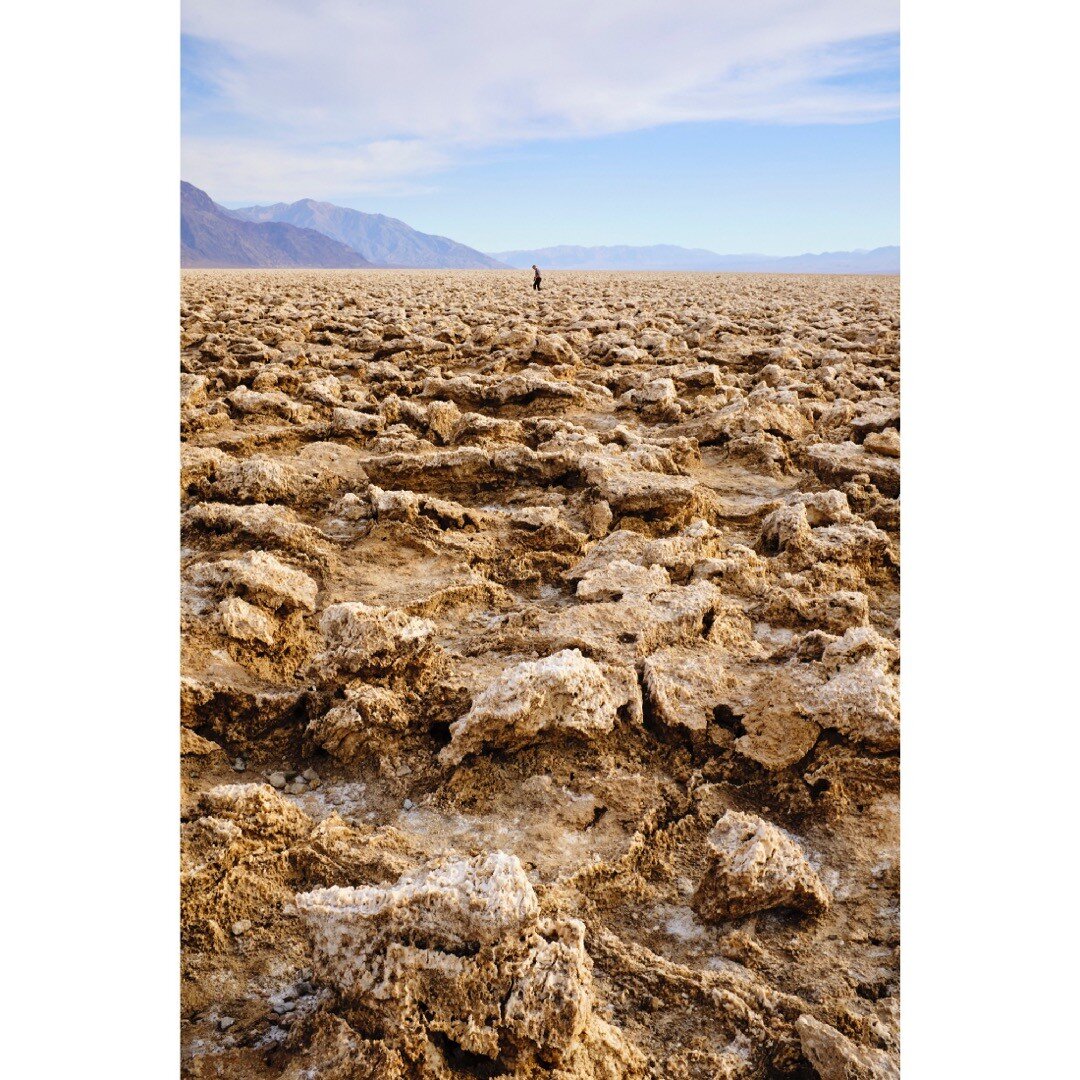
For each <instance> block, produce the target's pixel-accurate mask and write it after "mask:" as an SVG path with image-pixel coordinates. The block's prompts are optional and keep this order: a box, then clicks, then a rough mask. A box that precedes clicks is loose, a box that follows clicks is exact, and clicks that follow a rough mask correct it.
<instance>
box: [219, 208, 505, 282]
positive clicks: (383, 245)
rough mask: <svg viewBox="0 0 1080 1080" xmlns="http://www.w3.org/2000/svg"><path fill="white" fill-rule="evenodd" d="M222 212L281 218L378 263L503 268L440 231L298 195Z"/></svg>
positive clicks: (245, 217) (244, 216)
mask: <svg viewBox="0 0 1080 1080" xmlns="http://www.w3.org/2000/svg"><path fill="white" fill-rule="evenodd" d="M227 212H228V213H230V214H232V215H234V216H235V217H237V218H240V219H242V220H245V221H257V222H269V221H276V222H286V223H288V224H290V225H297V226H300V227H303V228H307V229H315V230H317V231H318V232H321V233H324V234H325V235H326V236H329V237H332V238H333V239H334V240H337V241H339V242H340V243H342V244H346V245H348V246H349V247H350V248H352V249H353V251H356V252H358V253H359V254H360V255H363V256H364V258H365V259H368V260H370V261H371V262H372V263H375V264H376V265H378V266H388V267H401V268H414V269H431V270H442V269H449V270H507V269H509V267H507V265H506V264H505V263H503V262H500V261H499V260H497V259H495V258H492V257H491V256H490V255H485V254H484V253H483V252H482V251H477V250H476V249H475V248H471V247H466V246H465V244H459V243H458V242H457V241H456V240H451V239H449V238H448V237H446V236H434V235H432V234H430V233H422V232H419V231H418V230H417V229H414V228H412V227H411V226H410V225H406V224H405V222H404V221H399V220H398V219H397V218H392V217H387V216H386V215H385V214H365V213H364V212H363V211H360V210H353V209H350V208H349V207H347V206H335V205H334V204H333V203H327V202H316V201H315V200H314V199H301V200H300V201H299V202H294V203H274V204H273V205H272V206H245V207H243V208H241V209H239V210H229V211H227Z"/></svg>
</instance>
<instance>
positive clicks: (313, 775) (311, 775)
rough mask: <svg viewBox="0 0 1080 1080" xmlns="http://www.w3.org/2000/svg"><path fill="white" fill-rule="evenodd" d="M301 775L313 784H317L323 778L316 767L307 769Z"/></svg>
mask: <svg viewBox="0 0 1080 1080" xmlns="http://www.w3.org/2000/svg"><path fill="white" fill-rule="evenodd" d="M300 775H301V776H302V777H303V778H304V779H305V780H307V781H308V782H309V783H312V784H317V783H318V782H319V780H321V779H322V778H321V777H320V776H319V774H318V773H317V772H316V771H315V770H314V769H305V770H304V771H303V772H302V773H301V774H300Z"/></svg>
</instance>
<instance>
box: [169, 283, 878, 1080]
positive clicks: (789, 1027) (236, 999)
mask: <svg viewBox="0 0 1080 1080" xmlns="http://www.w3.org/2000/svg"><path fill="white" fill-rule="evenodd" d="M529 284H530V276H528V275H519V274H514V273H505V272H461V271H446V272H440V271H422V272H420V271H418V272H409V271H394V272H390V271H386V272H376V271H336V272H328V271H311V272H302V271H281V272H278V271H189V272H186V273H184V275H183V279H182V305H181V326H182V330H181V370H182V375H181V430H182V441H183V447H182V478H181V500H182V506H181V510H182V519H181V521H182V530H183V565H182V578H183V589H182V610H181V619H182V632H183V651H182V674H183V681H182V695H181V713H182V724H183V729H182V735H183V738H182V746H181V749H182V755H183V757H182V807H181V814H182V820H183V875H182V906H183V910H182V927H183V940H184V945H183V949H184V951H183V990H182V1045H183V1056H184V1069H185V1072H186V1075H190V1076H193V1077H196V1076H197V1077H205V1076H229V1077H287V1078H291V1080H299V1078H300V1077H303V1076H313V1075H317V1076H319V1077H320V1078H321V1080H335V1078H339V1077H340V1078H342V1080H344V1078H346V1077H349V1078H356V1077H372V1078H375V1077H378V1078H380V1080H381V1078H391V1077H400V1078H414V1077H415V1078H420V1077H424V1078H427V1077H476V1076H487V1077H492V1076H508V1077H532V1076H545V1077H556V1078H562V1080H571V1078H582V1080H584V1078H601V1077H603V1078H611V1080H614V1078H622V1077H646V1076H648V1077H656V1078H664V1080H670V1078H678V1077H685V1078H702V1080H704V1078H706V1077H708V1078H712V1077H748V1078H749V1077H770V1076H784V1075H790V1076H810V1075H815V1074H816V1075H819V1076H822V1077H825V1078H826V1080H830V1078H833V1077H850V1076H859V1077H887V1076H895V1075H898V1074H897V1060H898V1039H899V1033H898V1016H899V1012H898V992H899V991H898V979H899V958H898V948H899V858H898V850H899V849H898V828H899V814H898V795H899V717H898V688H897V668H898V656H899V652H898V640H899V624H898V616H899V591H898V589H899V549H898V530H899V502H898V497H899V357H898V348H899V320H898V303H899V282H898V279H896V278H886V277H881V278H877V277H812V276H799V277H773V276H756V275H734V274H733V275H716V274H617V273H561V274H548V275H546V276H545V279H544V290H543V292H541V293H540V294H539V295H537V294H534V293H532V292H531V290H530V289H529Z"/></svg>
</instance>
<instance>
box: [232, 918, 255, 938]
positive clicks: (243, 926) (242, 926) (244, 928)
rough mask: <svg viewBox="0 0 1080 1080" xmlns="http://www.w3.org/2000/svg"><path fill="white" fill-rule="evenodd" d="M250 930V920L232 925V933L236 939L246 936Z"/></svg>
mask: <svg viewBox="0 0 1080 1080" xmlns="http://www.w3.org/2000/svg"><path fill="white" fill-rule="evenodd" d="M250 929H251V920H250V919H239V920H238V921H236V922H234V923H233V924H232V932H233V934H234V935H235V936H236V937H240V935H241V934H246V933H247V932H248V931H249V930H250Z"/></svg>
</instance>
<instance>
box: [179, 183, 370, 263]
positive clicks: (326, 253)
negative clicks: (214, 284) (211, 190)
mask: <svg viewBox="0 0 1080 1080" xmlns="http://www.w3.org/2000/svg"><path fill="white" fill-rule="evenodd" d="M180 265H181V266H182V267H221V268H233V267H235V268H244V269H246V268H252V269H255V268H274V267H295V268H299V267H327V268H363V267H370V266H371V263H370V262H369V261H368V260H367V259H365V258H364V257H363V256H362V255H358V254H357V253H356V252H355V251H353V250H352V248H350V247H347V246H346V245H345V244H342V243H339V242H338V241H337V240H334V239H331V238H330V237H329V236H326V235H325V234H324V233H321V232H317V231H316V230H314V229H302V228H297V227H296V226H295V225H289V224H284V223H280V222H266V223H256V222H251V221H242V220H240V219H238V218H236V217H234V216H233V215H232V214H231V213H230V212H229V211H228V210H226V209H225V208H224V207H223V206H218V204H217V203H216V202H214V200H213V199H211V198H210V196H209V195H207V194H206V192H205V191H202V190H201V189H199V188H197V187H195V186H194V185H193V184H189V183H187V182H185V181H183V180H181V181H180Z"/></svg>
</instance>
